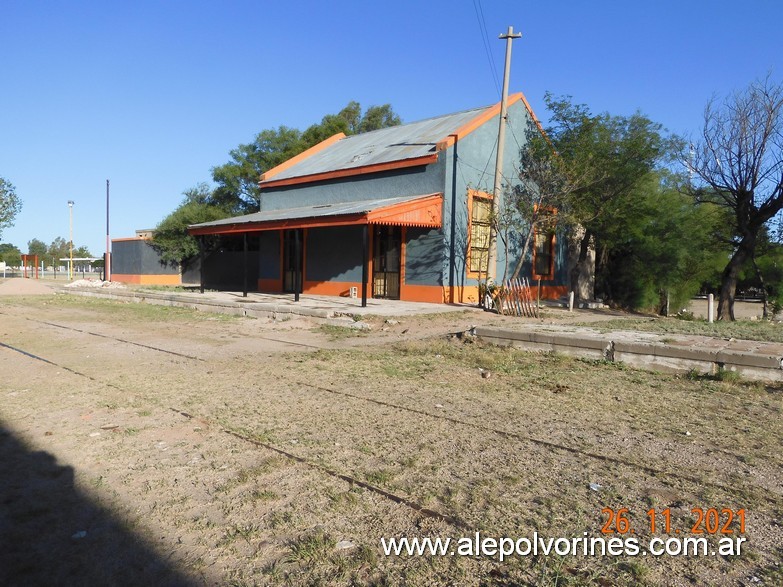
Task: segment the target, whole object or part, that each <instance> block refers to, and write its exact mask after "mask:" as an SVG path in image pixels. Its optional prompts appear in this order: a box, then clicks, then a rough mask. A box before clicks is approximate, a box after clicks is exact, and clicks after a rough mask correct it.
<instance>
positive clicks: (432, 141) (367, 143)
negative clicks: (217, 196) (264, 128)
mask: <svg viewBox="0 0 783 587" xmlns="http://www.w3.org/2000/svg"><path fill="white" fill-rule="evenodd" d="M489 108H492V106H484V107H482V108H474V109H472V110H465V111H463V112H457V113H455V114H446V115H444V116H438V117H435V118H428V119H427V120H421V121H419V122H412V123H409V124H403V125H400V126H393V127H390V128H382V129H380V130H375V131H372V132H367V133H362V134H358V135H352V136H349V137H345V138H343V139H340V140H339V141H337V142H336V143H334V144H333V145H330V146H329V147H328V148H326V149H324V150H323V151H320V152H318V153H315V154H314V155H312V156H310V157H307V158H306V159H304V160H303V161H300V162H299V163H296V164H295V165H292V166H291V167H289V168H288V169H285V170H283V171H281V172H279V173H276V174H275V175H274V176H273V177H271V178H270V181H273V182H274V181H280V180H285V179H290V178H294V177H302V176H306V175H314V174H320V173H328V172H331V171H337V170H341V169H351V168H356V167H364V166H367V165H378V164H382V163H390V162H392V161H403V160H405V159H415V158H417V157H423V156H426V155H431V154H433V153H435V152H436V144H437V143H438V142H439V141H442V140H443V139H445V138H446V137H448V136H449V134H451V133H453V132H454V131H456V130H457V129H459V128H460V127H462V126H463V125H464V124H466V123H467V122H469V121H470V120H472V119H473V118H475V117H476V116H478V115H479V114H481V113H482V112H484V111H485V110H488V109H489ZM263 186H264V182H261V187H262V188H263Z"/></svg>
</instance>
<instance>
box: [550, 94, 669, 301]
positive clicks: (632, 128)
mask: <svg viewBox="0 0 783 587" xmlns="http://www.w3.org/2000/svg"><path fill="white" fill-rule="evenodd" d="M546 103H547V107H548V108H549V110H550V112H551V118H550V125H551V126H550V128H549V129H547V134H548V136H549V137H550V139H551V141H552V143H553V146H554V149H555V152H554V153H553V154H551V155H547V156H549V157H553V158H558V159H560V163H559V167H560V168H561V170H562V173H563V174H564V176H565V177H566V180H567V183H568V186H569V189H568V194H567V197H564V198H562V201H561V202H560V204H561V205H560V208H559V210H558V217H559V221H560V222H562V223H564V224H567V225H570V226H572V227H577V226H578V227H581V228H582V229H583V232H582V236H581V238H580V239H579V254H578V258H577V260H576V263H575V264H574V267H573V270H572V272H571V276H570V282H571V288H572V290H573V291H576V288H577V284H578V283H579V281H580V278H581V275H582V273H583V272H584V271H585V270H586V264H587V261H588V256H589V250H590V246H591V244H593V243H594V244H595V247H596V251H597V257H598V262H597V267H596V270H597V271H601V270H602V269H604V270H605V269H606V267H602V265H603V263H602V262H603V260H604V259H606V258H607V257H606V255H605V253H606V247H610V246H611V244H612V243H613V242H616V241H617V240H618V239H620V240H622V239H623V238H625V235H624V230H625V227H626V226H627V224H628V221H629V220H630V219H631V218H632V215H633V214H634V206H633V202H632V196H631V194H633V192H634V190H635V189H636V188H637V187H638V186H639V185H640V184H641V183H642V182H643V181H644V180H645V179H646V178H647V176H648V175H649V174H650V173H651V172H652V171H653V170H654V169H655V168H656V165H657V164H658V163H659V162H661V161H662V158H663V157H664V156H665V155H666V154H667V153H668V152H669V150H670V149H671V147H672V145H673V144H674V141H673V140H669V139H667V138H666V137H664V136H663V129H662V127H661V125H660V124H657V123H654V122H653V121H651V120H650V119H649V118H647V117H645V116H643V115H642V114H640V113H636V114H633V115H631V116H612V115H610V114H608V113H604V114H598V115H593V114H591V113H590V110H589V109H588V108H587V106H584V105H575V104H573V103H572V102H571V99H570V98H559V99H555V98H553V97H552V95H551V94H547V96H546Z"/></svg>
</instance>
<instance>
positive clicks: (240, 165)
mask: <svg viewBox="0 0 783 587" xmlns="http://www.w3.org/2000/svg"><path fill="white" fill-rule="evenodd" d="M316 142H317V141H316ZM305 149H307V146H306V143H305V142H304V141H303V140H302V133H301V131H299V130H297V129H295V128H289V127H287V126H281V127H280V128H278V129H277V130H273V129H269V130H264V131H262V132H260V133H259V134H258V135H256V138H255V140H254V141H253V142H252V143H248V144H244V145H239V146H238V147H237V148H236V149H233V150H232V151H231V152H230V155H231V161H229V162H228V163H225V164H223V165H220V166H218V167H214V168H213V169H212V179H213V180H214V181H215V183H217V187H216V188H215V190H214V194H213V195H212V198H211V201H212V202H213V203H214V205H217V206H219V207H221V208H226V209H227V210H228V211H229V213H231V214H243V213H247V212H254V211H257V210H258V206H259V202H260V198H261V193H260V191H259V188H258V181H259V178H260V177H261V174H262V173H263V172H264V171H267V170H268V169H271V168H272V167H275V166H276V165H279V164H280V163H282V162H283V161H286V160H287V159H290V158H291V157H294V156H295V155H298V154H299V153H301V152H302V151H304V150H305Z"/></svg>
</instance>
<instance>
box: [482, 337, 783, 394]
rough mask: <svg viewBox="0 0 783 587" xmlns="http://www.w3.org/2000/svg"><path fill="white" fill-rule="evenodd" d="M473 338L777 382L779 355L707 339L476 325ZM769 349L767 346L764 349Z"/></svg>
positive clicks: (782, 378) (781, 367)
mask: <svg viewBox="0 0 783 587" xmlns="http://www.w3.org/2000/svg"><path fill="white" fill-rule="evenodd" d="M473 334H475V335H476V336H477V337H479V338H481V339H482V340H486V341H487V342H491V343H494V344H498V345H505V346H514V347H517V348H522V349H527V350H531V351H549V352H558V353H564V354H566V355H571V356H576V357H584V358H589V359H598V360H605V361H618V362H621V363H625V364H628V365H632V366H634V367H639V368H642V369H651V370H658V371H668V372H688V371H696V372H698V373H701V374H707V375H715V374H717V373H719V372H720V371H736V372H737V373H739V374H740V375H741V376H743V377H745V378H747V379H753V380H758V381H776V382H783V348H782V349H781V352H779V353H775V354H770V353H769V352H764V351H761V352H755V351H748V350H738V349H732V348H731V343H730V342H728V341H723V340H721V339H711V340H713V341H714V344H713V345H699V346H696V345H683V344H667V343H664V342H661V341H656V340H648V341H634V340H629V339H630V338H631V337H633V333H630V332H623V333H607V334H601V333H596V332H592V331H573V332H555V331H551V332H550V331H542V330H526V331H521V330H512V329H507V328H493V327H486V326H477V327H475V328H474V329H473ZM767 346H770V345H767Z"/></svg>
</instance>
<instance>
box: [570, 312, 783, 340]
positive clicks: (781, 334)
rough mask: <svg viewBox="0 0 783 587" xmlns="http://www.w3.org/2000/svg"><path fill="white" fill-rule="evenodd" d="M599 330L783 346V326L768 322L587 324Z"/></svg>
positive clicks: (662, 320) (629, 320)
mask: <svg viewBox="0 0 783 587" xmlns="http://www.w3.org/2000/svg"><path fill="white" fill-rule="evenodd" d="M582 326H591V327H593V328H598V329H600V330H604V331H608V330H638V331H642V332H654V333H657V334H690V335H696V336H714V337H718V338H736V339H746V340H762V341H768V342H783V324H781V323H780V322H772V321H769V320H737V321H735V322H713V323H709V322H707V321H706V320H680V319H678V318H664V317H655V318H636V319H634V318H623V319H616V320H607V321H603V322H600V323H595V322H591V323H589V324H588V323H585V324H582Z"/></svg>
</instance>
